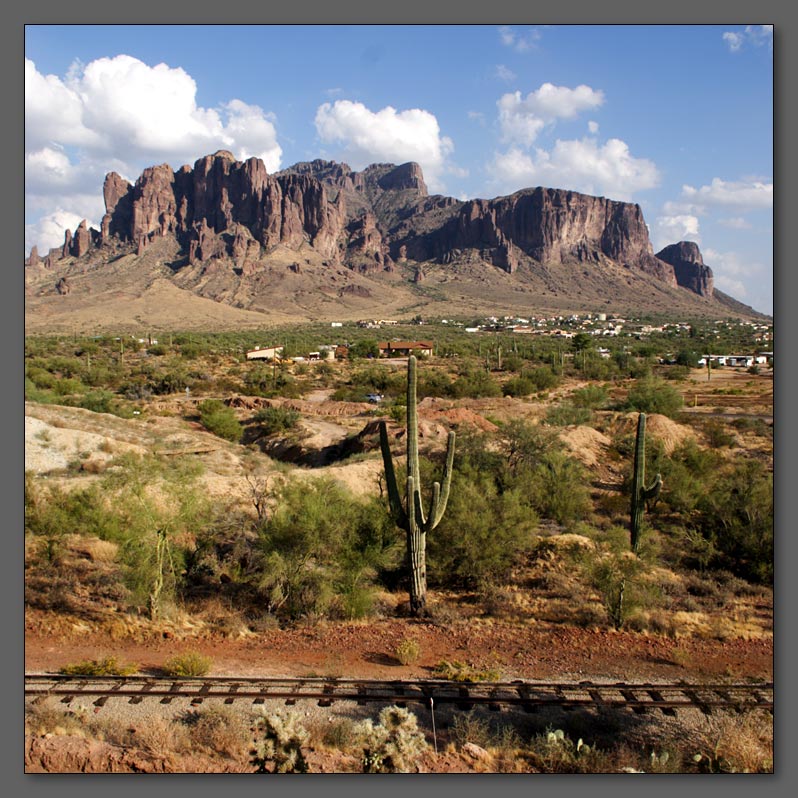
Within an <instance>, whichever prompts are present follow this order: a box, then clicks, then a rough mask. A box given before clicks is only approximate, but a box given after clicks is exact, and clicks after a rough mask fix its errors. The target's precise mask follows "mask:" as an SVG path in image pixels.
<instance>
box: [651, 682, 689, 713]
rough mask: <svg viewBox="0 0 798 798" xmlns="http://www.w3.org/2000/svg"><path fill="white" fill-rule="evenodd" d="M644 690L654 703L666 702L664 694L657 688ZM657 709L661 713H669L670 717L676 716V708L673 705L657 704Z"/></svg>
mask: <svg viewBox="0 0 798 798" xmlns="http://www.w3.org/2000/svg"><path fill="white" fill-rule="evenodd" d="M646 692H647V693H648V694H649V695H650V696H651V699H652V701H653V702H654V704H655V705H664V704H667V700H666V698H665V696H664V695H662V693H661V692H660V691H659V690H656V689H654V688H648V689H647V690H646ZM688 697H689V696H688ZM657 709H659V710H660V711H661V712H662V714H663V715H670V716H671V717H675V716H676V710H675V709H674V708H673V707H669V706H657Z"/></svg>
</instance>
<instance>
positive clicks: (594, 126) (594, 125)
mask: <svg viewBox="0 0 798 798" xmlns="http://www.w3.org/2000/svg"><path fill="white" fill-rule="evenodd" d="M587 129H588V130H589V131H590V133H591V135H593V136H595V135H596V133H598V131H599V124H598V122H594V121H593V120H592V119H591V120H590V121H589V122H588V123H587Z"/></svg>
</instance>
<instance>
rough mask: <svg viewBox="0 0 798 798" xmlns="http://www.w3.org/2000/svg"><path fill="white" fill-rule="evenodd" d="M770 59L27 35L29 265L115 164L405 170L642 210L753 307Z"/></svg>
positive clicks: (515, 34) (573, 33)
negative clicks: (325, 163)
mask: <svg viewBox="0 0 798 798" xmlns="http://www.w3.org/2000/svg"><path fill="white" fill-rule="evenodd" d="M773 49H774V48H773V29H772V27H771V26H763V25H554V26H529V25H512V26H510V25H454V26H448V25H446V26H444V25H368V26H366V25H301V26H296V25H240V26H239V25H227V26H219V25H198V26H178V25H167V26H157V25H141V26H136V25H69V26H61V25H27V26H26V27H25V255H26V256H27V255H28V253H29V252H30V249H31V247H32V246H34V245H36V246H37V247H38V250H39V253H40V254H45V253H46V252H47V251H48V250H49V249H50V248H51V247H55V246H60V245H61V244H62V243H63V241H64V231H65V230H66V229H67V228H68V229H70V230H72V231H74V230H75V228H76V227H77V226H78V224H79V223H80V222H81V221H82V220H83V219H86V220H87V221H88V223H89V224H90V225H91V226H93V227H95V228H97V229H99V227H100V221H101V219H102V216H103V213H104V211H105V208H104V204H103V197H102V186H103V181H104V178H105V175H106V174H107V173H108V172H111V171H115V172H117V173H119V174H120V175H122V177H124V178H126V179H127V180H129V181H130V182H131V183H133V182H135V180H136V179H137V178H138V176H139V175H140V174H141V172H142V170H143V169H145V168H146V167H148V166H152V165H156V164H161V163H168V164H169V165H170V166H172V167H173V168H174V169H178V168H180V166H182V165H184V164H190V165H193V164H194V162H195V161H196V160H197V159H199V158H201V157H203V156H205V155H208V154H210V153H213V152H216V151H217V150H219V149H226V150H230V151H231V152H232V153H233V154H234V155H235V156H236V158H238V159H239V160H244V159H246V158H249V157H252V156H255V157H258V158H261V159H262V160H263V162H264V163H265V165H266V167H267V169H268V171H269V172H274V171H278V170H280V169H284V168H286V167H288V166H291V165H292V164H294V163H297V162H299V161H307V160H313V159H314V158H324V159H327V160H334V161H338V162H344V163H347V164H349V166H350V167H352V168H353V169H356V170H360V169H363V168H364V167H366V166H367V165H369V164H371V163H396V164H399V163H405V162H407V161H416V162H418V163H419V164H421V166H422V169H423V172H424V177H425V180H426V182H427V185H428V187H429V190H430V193H439V194H445V195H448V196H453V197H457V198H459V199H469V198H476V197H480V198H492V197H496V196H501V195H505V194H510V193H512V192H514V191H517V190H519V189H521V188H526V187H530V186H547V187H551V188H565V189H571V190H574V191H580V192H584V193H587V194H593V195H598V196H604V197H608V198H610V199H615V200H623V201H629V202H636V203H639V204H640V206H641V208H642V210H643V215H644V218H645V220H646V222H647V224H648V226H649V233H650V237H651V242H652V245H653V247H654V251H655V252H657V251H659V250H660V249H662V248H663V247H665V246H667V245H668V244H673V243H676V242H678V241H694V242H696V243H697V244H698V245H699V247H700V249H701V252H702V255H703V258H704V262H705V263H706V264H707V265H708V266H709V267H710V268H711V269H712V271H713V273H714V275H715V285H716V287H717V288H719V289H721V290H722V291H725V292H726V293H728V294H731V295H732V296H733V297H734V298H736V299H739V300H740V301H742V302H745V303H746V304H749V305H751V306H753V307H754V308H755V309H756V310H759V311H761V312H764V313H769V314H770V313H772V312H773V170H774V167H773V121H774V105H773V74H774V61H773Z"/></svg>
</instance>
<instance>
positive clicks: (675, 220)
mask: <svg viewBox="0 0 798 798" xmlns="http://www.w3.org/2000/svg"><path fill="white" fill-rule="evenodd" d="M651 238H652V242H653V244H654V249H656V250H657V251H659V250H660V249H662V248H663V247H666V246H668V245H669V244H675V243H676V242H677V241H694V242H695V243H696V244H700V243H701V232H700V225H699V220H698V217H697V216H693V215H691V214H686V213H685V214H676V215H673V216H658V217H657V219H656V221H655V223H654V227H653V229H652V230H651Z"/></svg>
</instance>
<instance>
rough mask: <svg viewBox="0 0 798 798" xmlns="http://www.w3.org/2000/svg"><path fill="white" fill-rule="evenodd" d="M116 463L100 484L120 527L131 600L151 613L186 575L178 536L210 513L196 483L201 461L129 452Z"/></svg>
mask: <svg viewBox="0 0 798 798" xmlns="http://www.w3.org/2000/svg"><path fill="white" fill-rule="evenodd" d="M115 464H116V466H117V467H116V468H114V469H113V470H112V469H109V470H108V472H107V476H106V477H105V479H104V480H103V482H102V484H101V487H102V490H103V492H104V493H105V494H106V495H107V496H108V501H109V503H112V504H113V511H112V517H113V518H114V519H116V522H117V523H118V524H119V525H120V527H121V529H122V532H121V535H120V538H119V539H120V542H121V547H120V559H121V561H122V563H123V565H124V572H125V581H126V584H127V586H128V588H129V589H130V591H131V601H132V602H133V604H134V606H136V607H139V608H141V607H146V608H147V610H148V612H149V615H150V617H151V618H154V617H156V616H157V615H159V614H160V613H161V612H162V610H163V609H164V608H165V607H166V606H167V605H169V604H171V603H173V602H174V601H175V600H176V599H177V597H178V593H179V590H180V587H181V584H182V580H183V578H184V574H185V551H186V549H185V546H183V545H180V544H181V541H184V540H185V539H186V537H187V536H189V535H191V536H194V535H201V534H202V532H203V531H204V529H205V528H206V527H207V525H208V524H209V523H210V520H211V517H212V516H211V505H210V501H209V499H208V496H207V494H206V493H204V492H202V491H200V489H199V488H198V486H197V479H198V477H199V475H200V473H201V471H202V466H201V464H199V463H198V462H196V461H193V460H189V459H186V458H180V457H170V458H164V459H163V460H161V459H159V458H157V457H153V456H147V457H139V456H137V455H133V454H130V455H122V456H120V457H118V458H116V460H115ZM98 537H103V536H102V535H98Z"/></svg>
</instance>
